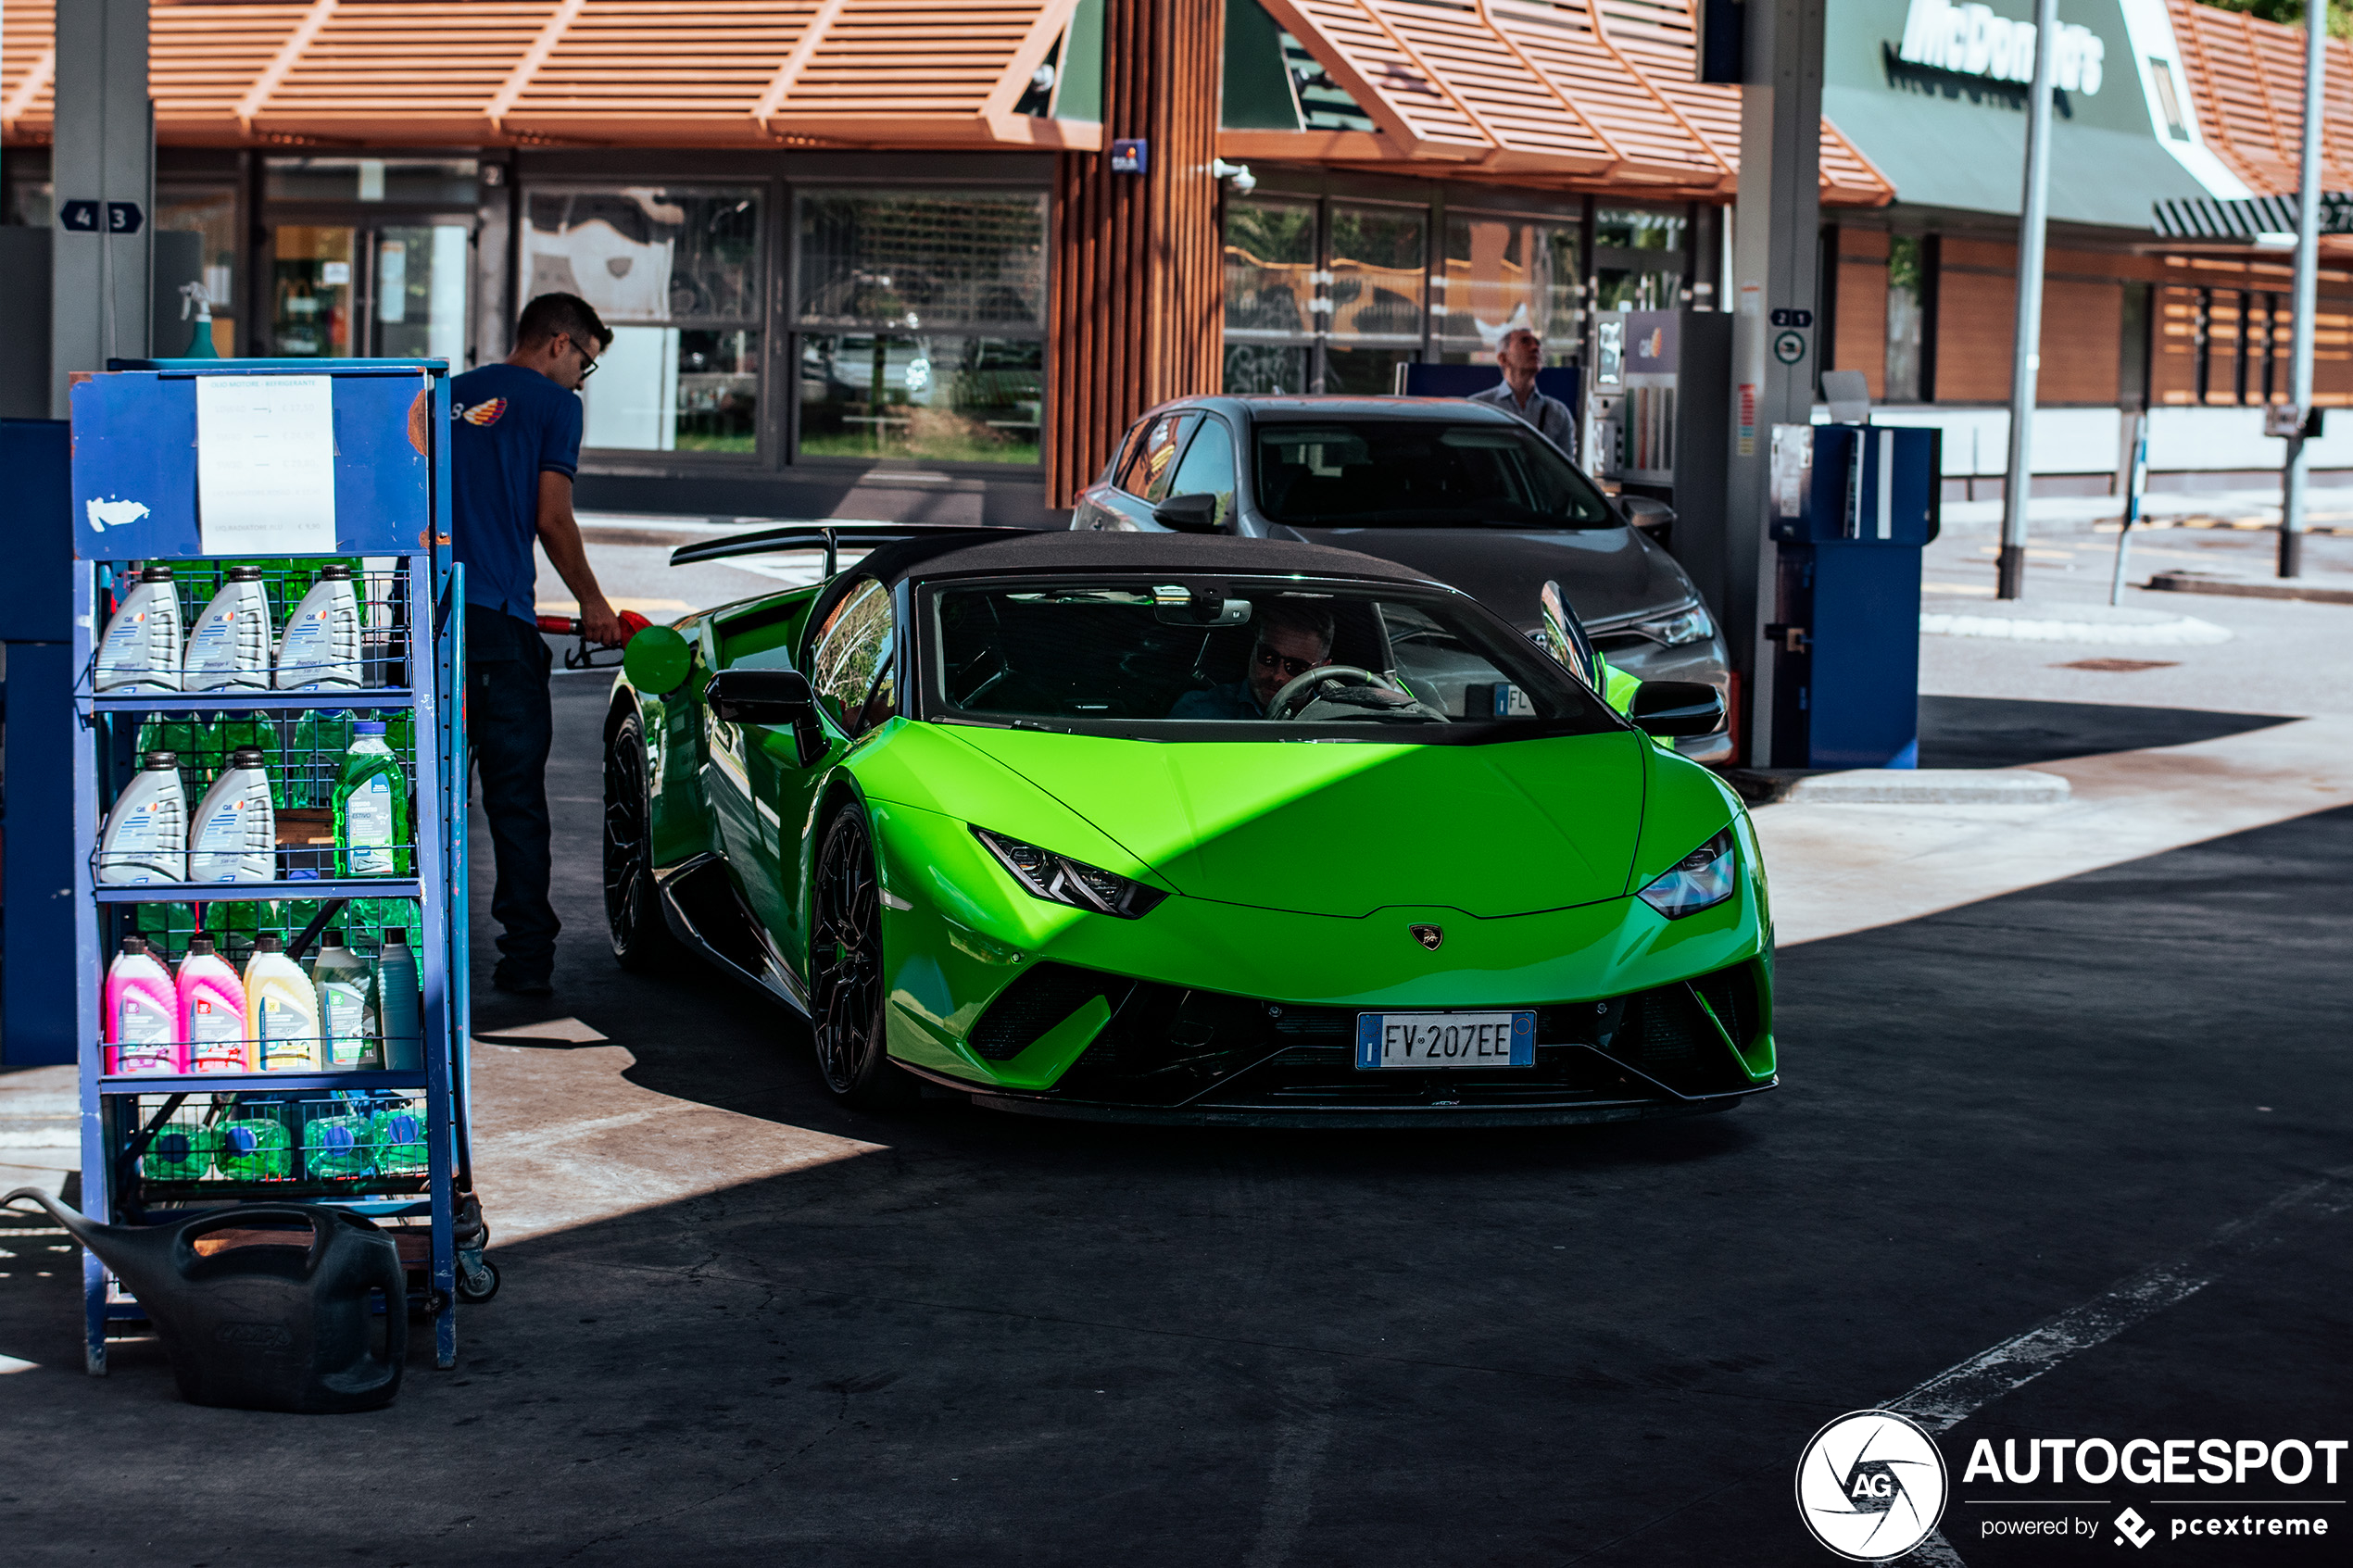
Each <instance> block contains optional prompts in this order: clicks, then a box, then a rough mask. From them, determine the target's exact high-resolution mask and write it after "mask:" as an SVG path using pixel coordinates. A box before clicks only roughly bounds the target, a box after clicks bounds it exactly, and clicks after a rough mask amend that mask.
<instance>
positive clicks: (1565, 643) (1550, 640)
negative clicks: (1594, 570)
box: [1530, 583, 1609, 696]
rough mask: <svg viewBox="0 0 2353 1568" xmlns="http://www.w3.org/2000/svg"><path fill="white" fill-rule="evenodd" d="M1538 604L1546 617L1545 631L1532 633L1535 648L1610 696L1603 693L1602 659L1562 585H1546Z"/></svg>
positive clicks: (1540, 594) (1594, 688) (1593, 687)
mask: <svg viewBox="0 0 2353 1568" xmlns="http://www.w3.org/2000/svg"><path fill="white" fill-rule="evenodd" d="M1536 604H1537V608H1538V610H1539V612H1540V613H1541V616H1542V617H1543V629H1542V630H1541V631H1539V632H1535V633H1530V635H1531V636H1533V637H1534V638H1535V640H1536V646H1539V647H1541V648H1542V649H1543V650H1544V651H1545V652H1546V653H1548V654H1551V655H1552V656H1553V659H1554V661H1555V662H1556V663H1558V664H1559V665H1560V666H1561V668H1563V669H1564V670H1567V671H1568V672H1569V673H1570V674H1572V675H1574V676H1576V677H1577V678H1578V679H1579V680H1580V681H1582V682H1584V683H1585V684H1586V685H1588V686H1590V687H1591V688H1592V690H1593V691H1595V692H1596V693H1600V695H1602V696H1608V695H1609V694H1607V693H1606V692H1603V691H1602V668H1601V660H1600V659H1599V658H1598V657H1597V656H1596V655H1595V654H1594V652H1593V640H1592V638H1591V637H1588V636H1587V635H1586V634H1585V623H1584V622H1583V621H1579V620H1578V619H1577V612H1576V611H1575V610H1573V609H1571V608H1568V599H1567V596H1565V595H1563V594H1562V593H1561V585H1560V584H1559V583H1545V584H1544V586H1543V588H1542V589H1541V591H1540V592H1539V593H1538V594H1537V596H1536Z"/></svg>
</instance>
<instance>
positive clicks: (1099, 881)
mask: <svg viewBox="0 0 2353 1568" xmlns="http://www.w3.org/2000/svg"><path fill="white" fill-rule="evenodd" d="M973 836H974V837H975V838H977V839H979V840H980V841H981V843H983V844H984V845H986V846H988V852H989V853H990V854H992V855H994V856H996V857H997V860H998V863H999V864H1000V865H1002V866H1003V867H1004V868H1005V869H1006V870H1007V871H1009V872H1012V873H1013V880H1014V881H1015V882H1018V883H1020V884H1021V885H1022V890H1023V891H1024V892H1026V893H1027V894H1028V895H1029V896H1030V897H1033V898H1043V899H1045V900H1046V901H1047V902H1048V903H1050V904H1068V905H1069V906H1070V907H1071V908H1073V909H1088V910H1091V911H1092V912H1094V913H1096V914H1099V915H1117V916H1118V917H1119V918H1120V919H1122V920H1135V919H1138V918H1139V917H1140V916H1142V915H1144V914H1147V913H1149V912H1150V911H1151V908H1152V906H1153V905H1155V904H1157V903H1159V902H1160V901H1161V900H1162V899H1163V898H1165V897H1168V895H1166V894H1165V893H1163V892H1162V891H1161V890H1160V889H1159V888H1157V887H1147V886H1145V885H1144V884H1142V883H1140V882H1135V881H1131V880H1130V879H1128V878H1126V877H1124V876H1121V875H1120V874H1119V873H1118V872H1107V871H1105V870H1103V869H1102V868H1101V866H1090V865H1088V863H1087V862H1086V861H1084V860H1074V859H1071V858H1070V857H1069V856H1067V855H1057V854H1055V853H1054V852H1053V851H1052V850H1051V849H1040V848H1039V847H1038V846H1036V845H1035V844H1026V843H1024V842H1023V841H1022V840H1020V839H1018V838H1008V837H1006V836H1005V835H1004V834H1001V833H991V832H989V831H988V829H987V828H984V827H975V828H974V829H973Z"/></svg>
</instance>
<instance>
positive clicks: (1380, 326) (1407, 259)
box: [1327, 206, 1429, 390]
mask: <svg viewBox="0 0 2353 1568" xmlns="http://www.w3.org/2000/svg"><path fill="white" fill-rule="evenodd" d="M1428 227H1429V215H1428V213H1427V212H1424V211H1422V210H1420V209H1418V208H1415V207H1341V206H1335V207H1333V208H1332V237H1331V328H1330V330H1331V334H1332V335H1333V336H1334V337H1340V338H1367V339H1378V340H1386V341H1388V342H1391V343H1410V344H1412V345H1414V346H1415V348H1416V349H1419V348H1420V346H1421V341H1422V287H1423V282H1424V273H1423V267H1424V248H1423V239H1424V236H1425V234H1426V233H1427V232H1428ZM1415 357H1416V358H1418V355H1416V356H1415ZM1327 390H1331V389H1330V388H1328V387H1327Z"/></svg>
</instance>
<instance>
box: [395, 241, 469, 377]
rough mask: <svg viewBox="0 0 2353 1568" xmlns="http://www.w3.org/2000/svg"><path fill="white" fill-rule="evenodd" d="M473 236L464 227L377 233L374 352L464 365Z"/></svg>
mask: <svg viewBox="0 0 2353 1568" xmlns="http://www.w3.org/2000/svg"><path fill="white" fill-rule="evenodd" d="M472 238H473V235H472V232H471V231H469V230H468V229H467V228H466V227H465V226H464V225H462V224H458V223H442V224H434V225H431V226H427V225H423V224H415V225H409V226H406V227H397V228H388V229H384V230H380V231H378V232H377V234H376V238H375V245H376V294H375V306H374V313H375V318H376V334H375V336H376V341H375V343H374V345H373V349H374V352H375V353H376V354H377V355H379V356H382V357H384V358H409V357H410V356H415V357H416V358H426V359H447V360H448V361H449V362H450V364H452V365H453V366H456V367H458V368H459V369H461V370H462V369H463V368H464V366H465V362H466V278H467V274H468V273H469V272H471V271H472V268H473V246H472Z"/></svg>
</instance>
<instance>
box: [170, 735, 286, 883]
mask: <svg viewBox="0 0 2353 1568" xmlns="http://www.w3.org/2000/svg"><path fill="white" fill-rule="evenodd" d="M262 761H263V758H262V750H261V748H260V747H259V746H239V747H237V749H236V750H234V751H233V752H231V753H230V754H229V766H227V767H226V768H223V769H222V770H221V771H220V777H219V778H217V779H215V780H213V781H212V787H211V788H209V789H208V790H206V791H205V792H204V798H203V799H202V800H201V801H199V802H197V804H196V814H195V817H194V818H193V819H191V820H190V822H189V824H188V880H189V881H190V882H269V881H271V880H272V879H274V878H275V877H276V876H277V874H278V819H277V813H276V812H275V811H274V810H272V809H271V805H270V774H269V772H268V771H267V770H266V769H264V767H263V766H262Z"/></svg>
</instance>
